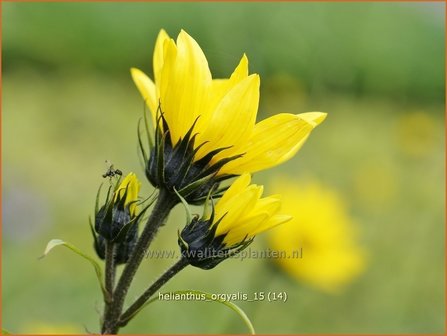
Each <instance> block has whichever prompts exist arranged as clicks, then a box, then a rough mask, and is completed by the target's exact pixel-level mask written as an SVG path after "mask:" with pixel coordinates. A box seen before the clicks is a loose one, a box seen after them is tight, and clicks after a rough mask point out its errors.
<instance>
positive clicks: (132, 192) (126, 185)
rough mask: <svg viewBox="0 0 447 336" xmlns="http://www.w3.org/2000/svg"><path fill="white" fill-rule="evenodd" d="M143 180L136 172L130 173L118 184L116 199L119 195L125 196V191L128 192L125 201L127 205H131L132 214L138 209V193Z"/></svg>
mask: <svg viewBox="0 0 447 336" xmlns="http://www.w3.org/2000/svg"><path fill="white" fill-rule="evenodd" d="M140 187H141V182H140V181H139V180H138V178H137V176H136V175H135V174H134V173H129V174H128V175H127V176H126V177H125V178H124V179H123V181H122V182H121V183H120V185H119V186H118V189H117V191H116V193H115V198H114V200H115V201H116V200H117V198H118V197H123V196H124V193H126V190H127V194H126V200H125V202H124V204H125V205H128V204H129V203H130V206H129V210H130V213H131V214H132V215H134V214H135V211H136V206H137V205H136V202H135V201H137V200H138V193H139V192H140Z"/></svg>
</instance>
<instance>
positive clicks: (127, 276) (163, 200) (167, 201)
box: [102, 189, 177, 334]
mask: <svg viewBox="0 0 447 336" xmlns="http://www.w3.org/2000/svg"><path fill="white" fill-rule="evenodd" d="M176 203H177V198H176V196H173V195H172V194H169V193H168V192H167V191H165V190H163V189H162V190H160V193H159V195H158V199H157V202H156V203H155V206H154V209H153V210H152V213H151V215H150V217H149V219H148V221H147V223H146V226H145V228H144V230H143V232H142V233H141V236H140V238H139V240H138V243H137V245H136V246H135V249H134V251H133V252H132V255H131V256H130V258H129V260H128V262H127V264H126V266H125V267H124V270H123V273H122V274H121V277H120V279H119V281H118V283H117V285H116V288H115V292H114V295H113V302H112V304H111V306H110V309H109V310H108V311H107V314H105V315H104V323H103V326H102V333H103V334H116V333H118V330H119V325H118V319H119V317H120V315H121V312H122V310H123V306H124V300H125V299H126V296H127V292H128V291H129V287H130V284H131V283H132V280H133V278H134V276H135V273H136V272H137V270H138V267H139V266H140V264H141V261H142V260H143V258H144V256H145V255H146V251H147V249H148V247H149V245H150V243H151V242H152V240H153V239H154V237H155V235H156V233H157V231H158V229H159V228H160V226H162V225H163V224H164V222H165V220H166V218H167V217H168V215H169V212H170V211H171V210H172V208H173V207H174V206H175V204H176Z"/></svg>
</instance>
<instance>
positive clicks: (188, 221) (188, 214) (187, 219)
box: [174, 187, 192, 225]
mask: <svg viewBox="0 0 447 336" xmlns="http://www.w3.org/2000/svg"><path fill="white" fill-rule="evenodd" d="M174 192H175V194H176V195H177V197H178V198H179V199H180V201H181V202H182V204H183V207H184V208H185V212H186V225H188V224H189V223H191V221H192V214H191V209H189V205H188V202H186V200H185V199H184V198H183V197H182V195H180V194H179V192H178V191H177V189H175V187H174Z"/></svg>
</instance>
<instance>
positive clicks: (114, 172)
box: [102, 160, 123, 178]
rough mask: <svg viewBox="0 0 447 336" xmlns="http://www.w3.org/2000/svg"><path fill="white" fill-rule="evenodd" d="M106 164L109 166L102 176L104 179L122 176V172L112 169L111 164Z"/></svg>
mask: <svg viewBox="0 0 447 336" xmlns="http://www.w3.org/2000/svg"><path fill="white" fill-rule="evenodd" d="M106 163H108V164H109V168H108V169H107V171H106V172H105V173H104V174H102V177H104V178H106V177H109V178H112V177H114V176H115V175H119V176H122V175H123V172H122V171H121V170H119V169H114V168H113V164H111V163H110V162H109V161H108V160H106Z"/></svg>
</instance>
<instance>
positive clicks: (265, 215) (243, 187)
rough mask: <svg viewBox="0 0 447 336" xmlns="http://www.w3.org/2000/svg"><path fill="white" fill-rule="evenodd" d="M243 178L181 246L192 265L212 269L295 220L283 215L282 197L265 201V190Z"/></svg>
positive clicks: (247, 176) (192, 227)
mask: <svg viewBox="0 0 447 336" xmlns="http://www.w3.org/2000/svg"><path fill="white" fill-rule="evenodd" d="M250 180H251V177H250V174H243V175H242V176H240V177H239V178H238V179H236V181H234V183H233V184H232V185H231V186H230V188H229V189H228V190H227V191H226V192H225V193H224V195H223V196H222V198H221V199H220V200H219V201H218V202H217V204H216V206H215V207H214V209H213V212H212V214H211V216H204V217H202V219H198V218H194V219H193V220H192V222H191V223H189V224H188V225H187V226H186V227H185V228H184V229H183V231H182V232H181V234H180V236H179V243H180V246H181V248H182V253H183V255H184V256H185V257H186V258H187V259H188V260H189V262H190V264H191V265H194V266H197V267H200V268H204V269H209V268H212V267H214V266H216V265H217V264H218V263H220V262H221V261H223V260H224V259H226V258H228V257H229V256H230V255H231V254H234V253H237V252H239V251H240V250H242V249H243V248H245V247H247V246H248V245H249V244H250V243H251V242H252V240H253V239H254V237H255V236H256V235H257V234H259V233H261V232H264V231H266V230H269V229H271V228H273V227H275V226H277V225H279V224H282V223H285V222H287V221H289V220H290V219H291V217H290V216H288V215H282V214H279V210H280V206H281V201H280V199H279V196H278V195H273V196H269V197H264V198H261V196H262V192H263V187H262V186H258V185H255V184H251V185H250Z"/></svg>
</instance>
